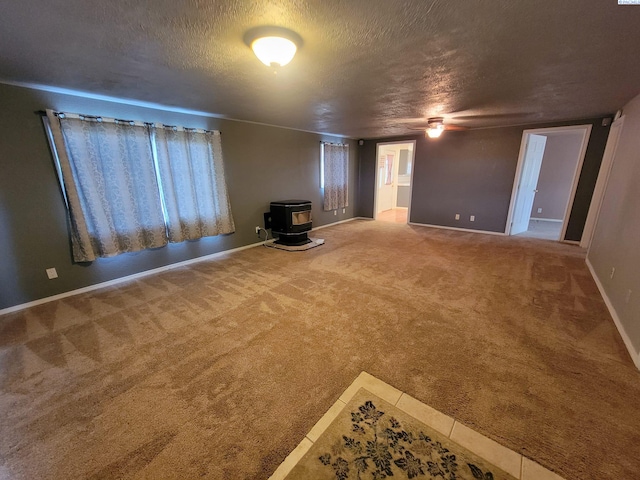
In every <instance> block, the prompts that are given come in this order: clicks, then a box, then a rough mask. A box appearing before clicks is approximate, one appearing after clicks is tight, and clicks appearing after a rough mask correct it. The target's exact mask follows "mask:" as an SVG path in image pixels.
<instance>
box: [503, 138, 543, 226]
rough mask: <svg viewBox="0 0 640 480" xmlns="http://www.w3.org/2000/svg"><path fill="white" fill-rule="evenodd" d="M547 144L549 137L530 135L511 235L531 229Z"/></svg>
mask: <svg viewBox="0 0 640 480" xmlns="http://www.w3.org/2000/svg"><path fill="white" fill-rule="evenodd" d="M546 144H547V137H545V136H543V135H533V134H530V135H529V138H528V140H527V148H526V149H525V154H524V164H523V166H522V175H521V176H520V184H519V185H518V193H517V196H516V205H515V209H514V213H513V222H512V224H511V235H517V234H518V233H522V232H526V231H527V229H528V228H529V219H530V218H531V208H532V207H533V201H534V199H535V198H536V187H537V185H538V177H539V176H540V167H541V166H542V157H543V156H544V147H545V145H546Z"/></svg>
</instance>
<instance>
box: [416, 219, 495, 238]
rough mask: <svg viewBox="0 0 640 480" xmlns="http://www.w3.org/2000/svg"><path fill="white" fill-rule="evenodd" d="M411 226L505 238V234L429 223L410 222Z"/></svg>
mask: <svg viewBox="0 0 640 480" xmlns="http://www.w3.org/2000/svg"><path fill="white" fill-rule="evenodd" d="M409 225H415V226H417V227H429V228H442V229H444V230H456V231H458V232H467V233H484V234H486V235H498V236H502V237H504V236H505V234H504V232H491V231H489V230H473V229H471V228H460V227H446V226H444V225H430V224H428V223H416V222H409Z"/></svg>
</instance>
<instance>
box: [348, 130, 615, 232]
mask: <svg viewBox="0 0 640 480" xmlns="http://www.w3.org/2000/svg"><path fill="white" fill-rule="evenodd" d="M585 124H592V125H593V129H592V131H591V137H590V139H589V145H588V147H587V152H586V155H585V160H584V166H583V168H582V172H581V175H580V180H579V183H578V189H577V191H576V196H575V201H574V205H573V208H572V210H571V216H570V219H569V225H568V227H567V235H566V237H565V239H567V240H580V237H581V236H582V229H583V228H584V222H585V220H586V215H587V212H588V210H589V204H590V202H591V195H592V194H593V188H594V186H595V181H596V179H597V175H598V170H599V168H600V162H601V161H602V154H603V153H604V147H605V145H606V140H607V135H608V134H609V128H608V127H602V126H601V119H600V118H598V119H589V120H576V121H571V122H559V123H555V124H544V125H527V126H519V127H505V128H489V129H482V130H469V131H466V132H454V131H449V132H445V133H444V134H443V135H442V137H440V138H439V139H437V140H431V139H428V138H425V137H424V136H423V135H421V134H419V135H412V136H406V137H390V138H379V139H372V140H366V141H365V142H364V145H363V146H361V147H359V148H360V172H359V177H358V182H359V185H358V187H359V197H358V210H357V215H358V216H362V217H373V195H374V183H375V157H376V144H377V143H378V142H395V141H398V142H400V141H407V140H414V139H415V140H416V141H417V143H416V153H415V170H414V177H413V194H412V198H411V219H410V221H411V222H415V223H424V224H430V225H441V226H449V227H460V228H470V229H474V230H485V231H490V232H504V230H505V226H506V222H507V215H508V210H509V202H510V199H511V191H512V188H513V181H514V177H515V171H516V166H517V163H518V154H519V151H520V142H521V140H522V132H523V131H524V130H527V129H531V128H545V127H556V126H565V125H585ZM456 213H459V214H460V220H458V221H456V220H455V214H456ZM470 215H475V217H476V220H475V222H471V221H470V220H469V216H470Z"/></svg>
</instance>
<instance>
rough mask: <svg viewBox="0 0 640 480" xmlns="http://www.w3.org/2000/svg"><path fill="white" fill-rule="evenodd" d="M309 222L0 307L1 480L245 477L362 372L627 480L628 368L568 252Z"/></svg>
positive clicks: (493, 431) (269, 465)
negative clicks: (207, 256)
mask: <svg viewBox="0 0 640 480" xmlns="http://www.w3.org/2000/svg"><path fill="white" fill-rule="evenodd" d="M243 228H246V229H251V228H252V225H245V226H244V227H243ZM322 238H324V239H326V243H325V244H324V245H323V246H322V247H321V248H313V249H311V250H308V251H306V252H298V253H291V252H285V251H282V250H276V249H270V248H263V247H259V248H251V249H248V250H243V251H240V252H236V253H233V254H227V255H223V256H221V257H218V258H216V259H213V260H206V261H203V262H199V263H194V264H191V265H189V266H185V267H180V268H175V269H172V270H168V271H165V272H162V273H159V274H155V275H150V276H147V277H143V278H138V279H135V280H132V281H130V282H127V283H121V284H118V285H114V286H111V287H108V288H103V289H100V290H96V291H93V292H87V293H83V294H80V295H76V296H73V297H68V298H63V299H59V300H56V301H53V302H50V303H47V304H43V305H39V306H35V307H33V308H29V309H26V310H23V311H20V312H15V313H11V314H8V315H4V316H2V317H0V412H2V415H0V432H1V434H0V478H10V479H12V480H23V479H24V480H30V479H38V480H58V479H65V480H76V479H78V480H80V479H82V480H85V479H115V478H117V479H132V480H142V479H160V478H161V479H163V480H165V479H185V478H186V479H191V478H207V479H215V480H240V479H242V480H265V479H267V478H269V476H270V475H271V474H272V473H273V472H274V471H275V470H276V468H278V466H279V465H280V464H281V463H282V461H283V460H284V459H285V458H286V457H287V455H289V453H290V452H291V451H292V450H293V449H294V448H295V447H296V445H297V444H298V443H299V442H300V439H302V438H304V436H305V435H306V434H307V432H309V430H310V429H311V428H312V427H313V425H314V424H315V421H316V420H317V419H318V418H321V417H322V415H323V414H324V413H325V412H326V411H327V410H328V409H329V407H330V406H331V405H333V404H334V402H335V401H336V398H339V396H340V395H341V393H342V392H344V390H345V386H347V385H349V384H350V383H351V382H352V381H353V379H354V378H355V377H356V376H358V374H359V373H360V372H362V371H363V370H364V371H366V372H368V373H370V374H371V375H374V376H375V377H376V378H379V379H381V380H383V381H385V382H387V383H389V384H391V385H393V386H395V387H396V388H398V389H399V390H400V391H402V392H405V393H407V394H409V395H411V396H412V397H414V398H416V399H418V400H419V401H421V402H423V403H425V404H427V405H429V406H431V407H433V408H434V409H436V410H438V411H440V412H442V413H444V414H446V415H449V416H451V417H453V418H455V419H456V420H457V421H459V422H460V423H461V424H464V425H467V426H469V427H470V428H472V429H474V430H475V431H477V432H479V433H481V434H483V435H485V436H487V437H489V438H491V439H492V440H495V441H496V442H498V443H500V444H502V445H504V446H505V447H507V448H509V449H511V450H514V451H516V452H518V453H521V454H523V455H525V456H526V457H527V458H530V459H532V460H535V461H536V462H538V463H539V464H541V465H542V466H544V467H546V468H548V469H549V470H552V471H554V472H556V473H558V474H560V475H561V476H562V477H564V478H567V479H571V480H577V479H581V480H591V479H593V480H620V479H633V478H638V472H639V471H640V372H638V370H637V369H636V368H635V366H634V365H633V363H632V361H631V358H630V357H629V355H628V353H627V351H626V349H625V346H624V343H623V342H622V339H621V338H620V335H619V334H618V332H617V330H616V327H615V325H614V324H613V321H612V320H611V317H610V316H609V313H608V312H607V308H606V306H605V304H604V302H603V300H602V298H601V297H600V295H599V293H598V289H597V287H596V285H595V283H594V282H593V280H592V278H591V276H590V274H589V271H588V269H587V266H586V265H585V261H584V256H585V254H584V251H583V250H581V249H580V248H578V247H575V246H572V245H563V244H560V243H557V242H549V241H543V240H535V239H527V238H513V237H502V236H496V235H482V234H476V233H469V232H456V231H451V230H439V229H434V228H426V227H419V226H411V225H400V224H393V223H385V222H376V221H365V220H355V221H352V222H348V223H343V224H339V225H335V226H331V227H328V228H324V229H323V230H322ZM161 250H162V251H163V252H165V250H163V249H161ZM165 253H166V254H167V255H168V254H169V253H170V249H169V250H167V251H166V252H165ZM127 255H129V258H131V261H132V262H134V261H136V258H137V256H136V255H137V254H127ZM104 261H105V262H109V259H104ZM78 272H79V273H78V275H90V274H91V267H87V268H84V267H82V268H79V269H78ZM36 274H37V273H36V272H35V270H34V275H36ZM114 274H115V273H114ZM56 281H57V280H56ZM60 281H64V278H61V279H60Z"/></svg>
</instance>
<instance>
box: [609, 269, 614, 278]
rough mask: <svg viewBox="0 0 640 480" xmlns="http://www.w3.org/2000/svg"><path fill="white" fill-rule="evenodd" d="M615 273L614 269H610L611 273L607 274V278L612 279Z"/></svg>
mask: <svg viewBox="0 0 640 480" xmlns="http://www.w3.org/2000/svg"><path fill="white" fill-rule="evenodd" d="M615 273H616V267H611V273H610V274H609V278H611V279H613V276H614V275H615Z"/></svg>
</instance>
